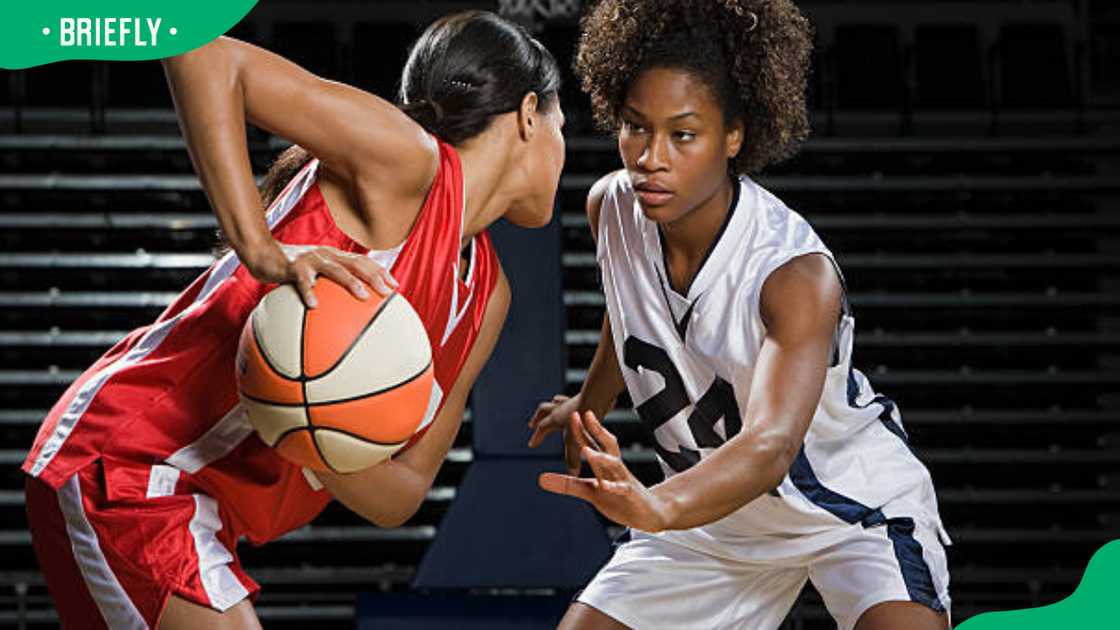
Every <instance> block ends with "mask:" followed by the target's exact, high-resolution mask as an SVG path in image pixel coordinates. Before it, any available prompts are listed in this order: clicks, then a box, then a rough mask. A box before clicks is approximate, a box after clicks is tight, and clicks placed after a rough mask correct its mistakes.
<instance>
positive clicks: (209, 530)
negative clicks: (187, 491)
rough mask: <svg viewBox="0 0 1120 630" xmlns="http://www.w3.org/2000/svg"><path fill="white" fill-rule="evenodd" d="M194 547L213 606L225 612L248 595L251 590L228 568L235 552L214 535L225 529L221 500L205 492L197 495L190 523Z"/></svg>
mask: <svg viewBox="0 0 1120 630" xmlns="http://www.w3.org/2000/svg"><path fill="white" fill-rule="evenodd" d="M189 528H190V532H191V537H192V538H194V550H195V553H197V554H198V576H199V579H200V581H201V582H202V588H203V590H205V591H206V596H207V597H209V598H210V605H211V606H213V607H214V608H216V609H218V610H220V611H222V612H225V611H226V610H228V609H229V607H230V606H233V605H234V604H236V603H237V602H239V601H241V600H243V599H245V598H246V597H248V596H249V591H248V589H246V588H245V586H244V585H243V584H242V583H241V581H240V580H238V579H237V576H236V575H234V574H233V571H232V570H230V568H229V563H230V562H233V554H231V553H230V552H229V550H228V549H226V548H225V545H223V544H222V543H221V541H219V540H218V537H217V536H215V535H214V532H217V531H218V530H220V529H221V528H222V521H221V519H220V518H218V502H217V501H215V500H214V499H212V498H210V497H208V496H206V495H202V494H196V495H194V516H193V517H192V518H191V523H190V526H189Z"/></svg>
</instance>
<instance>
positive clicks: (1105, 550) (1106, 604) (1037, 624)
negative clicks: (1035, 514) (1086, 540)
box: [957, 540, 1120, 630]
mask: <svg viewBox="0 0 1120 630" xmlns="http://www.w3.org/2000/svg"><path fill="white" fill-rule="evenodd" d="M1118 596H1120V540H1114V541H1112V542H1110V543H1108V544H1106V545H1105V546H1103V547H1101V548H1100V549H1098V550H1097V552H1096V553H1094V554H1093V557H1092V558H1090V559H1089V566H1088V567H1086V568H1085V575H1084V576H1083V577H1082V578H1081V583H1080V584H1079V585H1078V586H1077V589H1076V590H1075V591H1074V592H1073V594H1072V595H1070V596H1069V597H1067V598H1065V599H1063V600H1062V601H1060V602H1057V603H1055V604H1050V605H1049V606H1039V607H1038V608H1028V609H1026V610H1009V611H1005V612H991V613H984V614H981V615H977V616H975V617H973V618H971V619H969V620H968V621H966V622H964V623H962V624H961V625H959V626H957V630H1011V629H1014V630H1044V629H1045V630H1064V629H1066V628H1070V629H1077V630H1098V629H1099V630H1105V629H1120V601H1118Z"/></svg>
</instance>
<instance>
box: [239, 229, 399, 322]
mask: <svg viewBox="0 0 1120 630" xmlns="http://www.w3.org/2000/svg"><path fill="white" fill-rule="evenodd" d="M276 245H277V247H276V249H273V250H270V253H269V254H268V255H266V256H264V257H263V258H262V259H261V260H260V261H258V262H256V264H252V265H250V268H249V271H251V272H252V274H253V276H254V277H256V278H257V279H258V280H261V281H264V282H275V283H277V284H286V283H290V284H292V285H293V286H294V287H295V289H296V291H297V292H298V293H299V296H300V299H301V300H303V303H304V304H305V305H306V306H307V307H308V308H315V307H316V306H318V300H316V298H315V293H314V292H313V291H312V290H311V288H312V287H314V286H315V281H316V280H317V279H318V277H319V276H324V277H327V278H330V279H331V280H334V281H335V282H337V283H338V284H340V285H342V286H343V287H346V289H347V290H349V291H350V293H351V294H353V295H354V297H356V298H358V299H360V300H365V299H367V298H369V291H367V290H366V285H367V284H368V285H369V286H371V287H373V289H374V291H376V292H377V293H379V294H380V295H383V296H384V295H389V294H390V293H392V292H393V290H394V289H396V288H397V281H396V279H394V278H393V276H392V275H390V274H389V272H388V271H387V270H386V269H385V268H383V267H382V266H381V265H379V264H377V263H375V262H373V261H372V260H370V259H369V257H367V256H363V255H361V254H352V253H349V252H344V251H341V250H338V249H335V248H333V247H323V246H316V245H287V244H284V243H277V244H276Z"/></svg>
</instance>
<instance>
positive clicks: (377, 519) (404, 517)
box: [366, 512, 416, 529]
mask: <svg viewBox="0 0 1120 630" xmlns="http://www.w3.org/2000/svg"><path fill="white" fill-rule="evenodd" d="M415 513H416V512H412V513H411V514H405V513H404V512H398V513H391V514H370V515H367V516H366V520H367V521H369V522H371V523H373V524H374V525H376V526H378V527H380V528H382V529H393V528H396V527H400V526H402V525H404V524H405V523H407V522H408V519H410V518H412V516H413V514H415Z"/></svg>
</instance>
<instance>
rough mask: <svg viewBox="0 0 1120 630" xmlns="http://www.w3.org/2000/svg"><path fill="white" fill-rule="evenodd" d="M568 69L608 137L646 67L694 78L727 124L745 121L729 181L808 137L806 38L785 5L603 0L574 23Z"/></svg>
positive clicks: (802, 22)
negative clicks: (576, 36) (576, 31)
mask: <svg viewBox="0 0 1120 630" xmlns="http://www.w3.org/2000/svg"><path fill="white" fill-rule="evenodd" d="M582 26H583V28H582V33H581V35H580V40H579V46H578V49H577V51H576V56H575V62H574V69H575V72H576V76H577V77H579V79H580V83H581V87H582V88H583V91H584V92H587V94H588V95H589V96H590V97H591V107H592V110H593V112H594V114H595V121H596V122H597V123H598V124H599V126H600V127H602V128H603V129H605V130H607V131H611V132H616V131H617V130H618V127H619V123H620V118H619V112H620V110H621V109H622V105H623V103H624V101H625V99H626V91H627V90H628V89H629V86H630V85H631V84H632V83H633V81H634V80H635V79H636V78H637V77H638V76H639V75H640V74H641V73H642V72H643V71H645V70H647V69H649V68H654V67H665V68H676V69H681V70H685V71H689V72H692V73H694V74H696V75H697V76H698V77H700V78H701V79H702V80H703V81H704V83H705V84H706V85H707V86H708V87H710V88H711V90H712V94H713V95H714V96H715V97H716V98H717V100H718V101H719V102H720V105H721V107H722V110H723V114H724V118H725V120H726V121H727V122H729V123H730V122H732V121H734V120H736V119H740V120H742V121H743V124H744V127H745V131H746V133H745V138H744V143H743V150H742V151H740V152H739V155H737V156H736V157H735V158H733V159H732V160H731V161H730V164H729V166H730V169H731V171H732V172H734V173H755V172H758V171H760V170H762V169H763V168H765V167H766V166H769V165H771V164H774V163H777V162H780V161H782V160H784V159H786V158H789V157H791V156H792V155H794V154H795V153H796V152H797V150H798V148H799V147H800V145H801V143H802V142H803V141H804V140H805V138H807V137H808V135H809V116H808V112H807V111H806V106H805V82H806V75H807V73H808V67H809V54H810V52H811V51H812V47H813V43H812V42H813V33H812V27H811V26H810V24H809V21H808V20H807V19H806V18H805V17H804V16H803V15H802V14H801V12H800V11H799V10H798V9H797V7H796V6H794V4H793V2H792V1H791V0H601V1H600V2H599V3H598V4H596V5H594V6H593V7H592V8H591V9H590V10H589V11H588V13H587V14H586V15H585V16H584V18H583V20H582Z"/></svg>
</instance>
